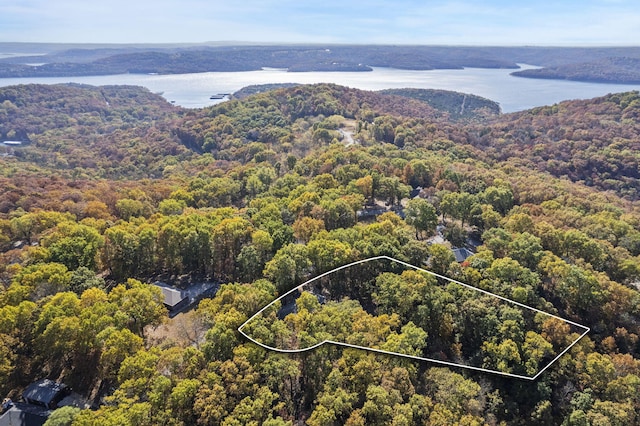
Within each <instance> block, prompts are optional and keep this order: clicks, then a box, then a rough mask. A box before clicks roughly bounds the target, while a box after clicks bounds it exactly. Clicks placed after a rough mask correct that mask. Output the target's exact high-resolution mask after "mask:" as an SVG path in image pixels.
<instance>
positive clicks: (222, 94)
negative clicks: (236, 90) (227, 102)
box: [209, 93, 231, 99]
mask: <svg viewBox="0 0 640 426" xmlns="http://www.w3.org/2000/svg"><path fill="white" fill-rule="evenodd" d="M230 96H231V93H218V94H215V95H211V96H209V99H224V98H228V97H230Z"/></svg>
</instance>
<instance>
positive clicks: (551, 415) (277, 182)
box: [0, 84, 640, 425]
mask: <svg viewBox="0 0 640 426" xmlns="http://www.w3.org/2000/svg"><path fill="white" fill-rule="evenodd" d="M401 95H407V93H395V94H386V93H374V92H366V91H360V90H355V89H349V88H345V87H340V86H336V85H326V84H321V85H310V86H295V87H286V88H279V89H277V90H274V91H267V92H264V93H257V94H254V95H250V96H247V97H245V98H243V99H237V100H231V101H228V102H224V103H221V104H219V105H216V106H213V107H209V108H205V109H198V110H187V109H183V108H179V107H175V106H172V105H171V104H169V103H167V102H165V101H164V100H163V99H162V98H161V97H159V96H157V95H153V94H151V93H150V92H148V91H147V90H145V89H142V88H137V87H97V88H96V87H89V86H77V85H55V86H43V85H22V86H13V87H6V88H2V89H0V135H1V137H2V139H3V140H11V141H20V142H22V144H21V145H19V146H15V145H7V146H2V147H0V150H2V151H0V153H1V154H2V156H0V311H1V312H0V391H1V393H2V394H3V395H7V396H10V397H12V398H14V399H16V398H17V397H18V395H19V393H20V392H21V391H22V390H23V389H24V388H25V387H26V386H27V385H28V384H29V383H31V382H33V381H35V380H37V379H40V378H44V377H47V378H51V379H54V380H60V381H63V382H65V383H66V384H68V385H70V386H71V387H73V389H74V390H76V391H77V392H79V393H80V394H81V395H83V396H84V397H86V398H87V399H88V400H90V401H91V402H92V403H93V404H94V407H93V408H94V409H84V410H79V409H68V408H63V409H59V410H57V411H55V412H54V413H53V415H52V416H51V417H50V419H49V420H50V424H68V423H69V421H71V420H69V421H67V422H66V423H63V422H62V420H57V419H64V418H65V417H68V418H72V419H73V420H72V422H73V424H74V425H90V424H96V423H101V424H113V425H116V424H118V425H127V424H129V425H154V424H162V423H165V424H170V425H190V424H201V425H217V424H225V425H239V424H256V425H257V424H270V425H286V424H290V425H291V424H300V423H306V424H309V425H329V424H336V425H337V424H350V425H363V424H380V425H386V424H398V425H400V424H425V425H448V424H456V423H457V424H467V425H475V424H490V425H498V424H522V425H526V424H564V425H585V424H612V425H628V424H633V423H636V422H638V421H639V420H640V400H639V399H638V395H639V391H640V341H639V337H638V336H639V335H640V322H639V319H640V311H639V306H640V293H639V292H638V288H637V287H638V285H640V204H639V196H638V188H639V187H640V182H639V180H640V175H639V170H640V169H639V156H640V154H639V153H640V149H639V148H640V147H639V144H640V135H639V131H640V123H639V121H638V118H639V113H640V95H639V94H638V93H637V92H629V93H621V94H612V95H608V96H605V97H602V98H597V99H593V100H588V101H571V102H563V103H560V104H557V105H553V106H548V107H543V108H536V109H533V110H529V111H524V112H521V113H515V114H504V115H495V114H485V115H477V116H475V117H474V118H473V119H471V120H463V121H458V120H457V117H452V114H451V113H450V112H448V111H444V110H443V109H440V108H438V106H437V105H429V103H428V101H429V100H428V99H424V97H422V98H423V99H421V97H420V96H410V97H409V98H408V97H406V96H401ZM409 95H411V93H409ZM451 99H456V98H451ZM459 101H460V102H461V100H459ZM453 110H454V111H455V108H454V109H453ZM454 247H455V248H462V247H466V248H468V249H470V250H471V251H472V253H471V256H469V257H468V258H466V259H461V261H458V260H457V259H456V257H455V254H454V252H453V251H452V248H454ZM374 256H389V257H392V258H394V259H399V260H402V261H403V262H408V263H411V264H414V265H420V266H421V267H424V268H428V269H429V270H431V271H433V272H435V273H438V274H440V275H443V276H446V277H450V278H453V279H455V280H458V281H461V282H464V283H468V284H471V285H473V286H475V287H477V288H480V289H483V290H486V291H490V292H491V293H494V294H497V295H500V296H503V297H505V298H508V299H512V300H515V301H518V302H521V303H524V304H527V305H530V306H535V307H536V308H539V309H540V310H541V311H544V312H547V313H549V314H553V315H557V316H559V317H562V318H566V319H569V320H571V321H575V322H576V323H579V324H584V325H585V326H588V327H589V328H590V329H591V332H590V333H589V334H588V335H587V336H585V337H584V338H583V339H581V340H580V341H579V342H578V343H577V344H576V345H575V346H573V347H572V348H571V349H570V350H569V351H568V352H567V353H566V354H565V355H564V356H562V357H560V358H559V359H558V361H557V362H555V363H554V364H553V365H552V366H551V367H550V368H549V369H548V370H547V371H545V373H544V374H542V375H541V376H540V377H539V378H538V379H537V380H536V381H533V382H530V381H523V380H519V379H513V378H504V377H500V376H497V375H491V374H483V373H479V372H471V371H466V370H463V369H455V368H445V367H441V366H436V365H435V364H430V363H428V362H420V361H414V360H409V359H402V358H398V357H393V356H388V355H383V354H374V353H369V352H366V351H362V350H356V349H350V348H341V347H337V346H332V345H323V346H322V347H320V348H317V349H315V350H313V351H308V352H303V353H300V354H278V353H274V352H270V351H267V350H265V349H264V348H262V347H260V346H258V345H255V344H253V343H251V342H250V341H248V340H247V339H246V338H244V337H243V336H242V335H241V334H240V333H239V332H238V327H239V326H240V325H241V324H243V323H244V322H245V321H246V320H247V319H248V318H249V317H251V316H252V315H253V314H255V313H256V312H257V311H258V310H260V309H261V308H263V307H264V306H266V305H267V304H269V303H271V302H272V301H273V300H274V299H276V298H277V297H278V296H279V295H282V294H284V293H285V292H287V291H289V290H290V289H292V288H294V287H296V286H298V285H300V284H301V283H303V282H305V281H307V280H309V279H310V278H312V277H314V276H317V275H318V274H321V273H323V272H326V271H329V270H331V269H334V268H336V267H338V266H341V265H344V264H347V263H350V262H353V261H356V260H360V259H366V258H370V257H374ZM392 272H393V271H392ZM396 272H397V273H388V274H381V275H380V276H379V278H376V280H375V281H366V280H361V281H358V280H353V279H352V280H351V281H350V282H351V283H352V284H353V285H350V286H347V287H345V284H344V282H341V281H340V280H335V281H334V282H332V283H331V285H334V286H337V287H336V288H337V289H338V290H340V292H339V293H336V294H340V297H339V300H324V301H323V303H321V302H320V300H321V299H320V298H318V297H317V295H314V294H311V293H304V292H303V293H302V294H301V296H300V297H299V298H297V299H296V300H295V301H294V305H295V309H294V310H293V311H292V313H291V314H290V315H288V316H285V317H284V318H278V319H277V320H274V321H263V322H262V323H260V324H259V326H256V328H255V330H254V332H255V333H259V334H260V336H262V338H264V339H266V340H265V341H273V342H278V341H286V339H288V338H291V336H290V334H288V333H289V330H290V328H288V327H293V328H294V329H295V330H315V331H317V330H325V331H327V330H328V331H329V332H331V333H336V335H340V336H348V338H349V339H352V340H353V341H356V342H361V343H362V344H365V343H367V342H369V343H371V344H375V345H379V346H380V347H387V348H399V347H401V348H403V350H405V351H408V352H410V353H415V354H417V356H421V355H424V354H425V353H426V351H427V352H429V353H437V356H439V357H442V359H445V360H446V359H453V358H455V357H456V356H458V355H460V354H461V355H464V356H468V357H472V358H473V360H474V362H477V363H478V365H481V366H485V367H486V368H489V369H499V370H500V371H512V372H516V373H518V372H524V373H525V374H526V373H528V372H529V371H534V370H535V369H536V368H538V367H539V366H540V365H543V363H544V361H545V360H548V359H549V357H551V356H552V355H553V354H554V353H558V350H559V349H560V348H562V347H565V346H566V345H567V344H568V342H571V341H573V340H575V338H576V335H577V334H578V332H577V331H576V330H574V329H571V328H570V327H568V326H567V324H563V323H561V322H558V321H550V320H548V319H545V318H542V317H539V316H531V317H528V316H526V315H523V314H522V313H521V312H518V311H515V310H513V309H509V307H505V306H501V305H497V304H495V303H492V302H491V301H490V300H488V299H486V298H482V297H480V298H478V297H469V295H468V294H465V293H464V292H460V291H459V290H457V289H456V288H453V287H450V288H446V287H442V288H440V287H438V288H439V289H438V290H434V289H435V288H436V287H434V286H433V285H432V284H433V283H432V282H431V281H430V280H429V279H427V278H425V277H424V276H421V275H420V274H413V275H412V274H407V273H406V272H404V273H403V272H402V271H396ZM347 278H348V277H347ZM158 280H160V281H164V282H168V283H172V284H174V285H176V286H178V287H184V286H187V285H188V284H190V283H197V282H211V283H216V285H217V286H218V289H217V292H216V294H215V296H213V297H211V298H205V299H203V300H201V301H200V303H199V304H198V306H197V307H195V308H194V309H192V310H190V311H188V312H184V313H181V314H179V315H177V316H175V317H172V318H168V315H167V310H166V308H165V306H164V305H163V297H162V293H161V291H160V289H159V288H158V287H156V286H153V285H150V283H153V282H155V281H158ZM358 283H361V284H362V288H361V287H358V285H357V284H358ZM367 283H369V284H375V288H374V289H375V290H376V291H371V290H372V288H364V287H367ZM356 293H357V294H358V295H359V296H362V295H365V296H366V295H369V297H368V299H367V298H363V297H360V298H358V297H355V295H356ZM328 296H330V294H328ZM452 300H458V301H459V302H460V303H459V304H457V305H455V306H456V311H455V312H454V311H452V306H453V304H452V303H451V302H452ZM372 312H373V313H375V314H376V315H372ZM272 319H273V318H272ZM283 325H286V326H283ZM427 325H428V327H427ZM528 326H533V329H527V328H526V327H528ZM325 337H326V336H324V337H323V336H320V335H317V334H314V335H308V336H306V337H304V336H303V337H299V338H306V339H309V340H308V341H309V342H311V341H312V339H318V338H325ZM345 338H346V337H345ZM468 348H474V349H473V352H472V351H471V350H470V349H468ZM56 421H58V422H59V423H56Z"/></svg>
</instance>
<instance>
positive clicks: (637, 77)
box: [511, 57, 640, 84]
mask: <svg viewBox="0 0 640 426" xmlns="http://www.w3.org/2000/svg"><path fill="white" fill-rule="evenodd" d="M511 75H514V76H516V77H529V78H545V79H554V80H575V81H590V82H595V83H618V84H640V58H628V57H615V58H605V59H600V60H598V61H594V62H581V63H575V64H567V65H560V66H557V67H550V68H540V69H528V70H523V71H516V72H513V73H511Z"/></svg>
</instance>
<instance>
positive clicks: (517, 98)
mask: <svg viewBox="0 0 640 426" xmlns="http://www.w3.org/2000/svg"><path fill="white" fill-rule="evenodd" d="M522 68H533V67H530V66H524V65H523V66H522ZM513 71H514V70H508V69H481V68H466V69H463V70H431V71H412V70H398V69H394V68H374V70H373V71H372V72H304V73H291V72H287V71H286V70H281V69H263V70H261V71H243V72H207V73H197V74H173V75H145V74H122V75H107V76H92V77H47V78H2V79H0V86H9V85H14V84H27V83H44V84H54V83H68V82H74V83H84V84H91V85H96V86H100V85H111V84H130V85H139V86H144V87H147V88H148V89H149V90H151V91H152V92H162V94H163V96H164V97H165V98H166V99H167V100H168V101H173V102H175V104H176V105H181V106H183V107H187V108H200V107H204V106H209V105H213V104H215V103H218V102H220V101H215V100H210V99H209V96H211V95H213V94H217V93H233V92H235V91H237V90H239V89H241V88H243V87H245V86H248V85H251V84H266V83H336V84H340V85H343V86H348V87H353V88H358V89H365V90H382V89H391V88H404V87H412V88H420V89H445V90H455V91H458V92H464V93H473V94H476V95H479V96H483V97H485V98H488V99H491V100H493V101H496V102H498V103H499V104H500V107H501V108H502V111H503V112H513V111H521V110H524V109H528V108H532V107H536V106H542V105H551V104H554V103H557V102H560V101H563V100H567V99H588V98H593V97H597V96H602V95H606V94H608V93H616V92H626V91H629V90H640V85H628V84H602V83H581V82H574V81H564V80H540V79H529V78H520V77H513V76H510V75H509V74H510V73H511V72H513Z"/></svg>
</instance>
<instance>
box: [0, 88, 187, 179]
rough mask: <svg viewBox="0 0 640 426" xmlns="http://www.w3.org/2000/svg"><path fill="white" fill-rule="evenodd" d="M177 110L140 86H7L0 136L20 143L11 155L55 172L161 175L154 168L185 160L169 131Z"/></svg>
mask: <svg viewBox="0 0 640 426" xmlns="http://www.w3.org/2000/svg"><path fill="white" fill-rule="evenodd" d="M179 111H180V109H179V108H176V107H174V106H172V105H171V104H169V103H168V102H166V101H165V100H164V99H163V98H162V97H161V96H160V95H157V94H153V93H151V92H149V91H148V90H146V89H143V88H141V87H133V86H129V87H127V86H102V87H93V86H83V85H75V84H70V85H20V86H11V87H4V88H0V139H2V140H19V141H22V142H23V143H24V145H25V146H24V147H20V148H19V149H16V150H14V152H13V155H15V156H16V157H17V158H18V159H20V160H24V161H26V162H28V163H35V164H39V165H42V166H46V167H47V168H52V169H55V170H57V173H58V174H59V175H66V176H70V175H71V174H73V175H74V176H76V177H80V176H83V175H84V176H87V175H88V176H101V177H105V176H110V177H122V176H128V177H148V176H152V177H159V176H161V174H162V169H157V168H155V167H154V163H156V162H158V161H160V160H162V161H166V160H164V158H165V157H167V156H175V157H176V158H184V157H185V155H188V151H187V150H186V149H185V148H184V147H183V146H182V144H180V143H179V141H178V140H177V138H176V137H175V136H174V135H173V134H172V121H173V120H174V119H175V118H177V116H178V114H179ZM12 169H13V170H12ZM19 172H20V171H19V170H16V168H11V169H10V168H7V169H5V170H3V172H2V174H3V175H5V176H6V175H7V174H15V173H19Z"/></svg>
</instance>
